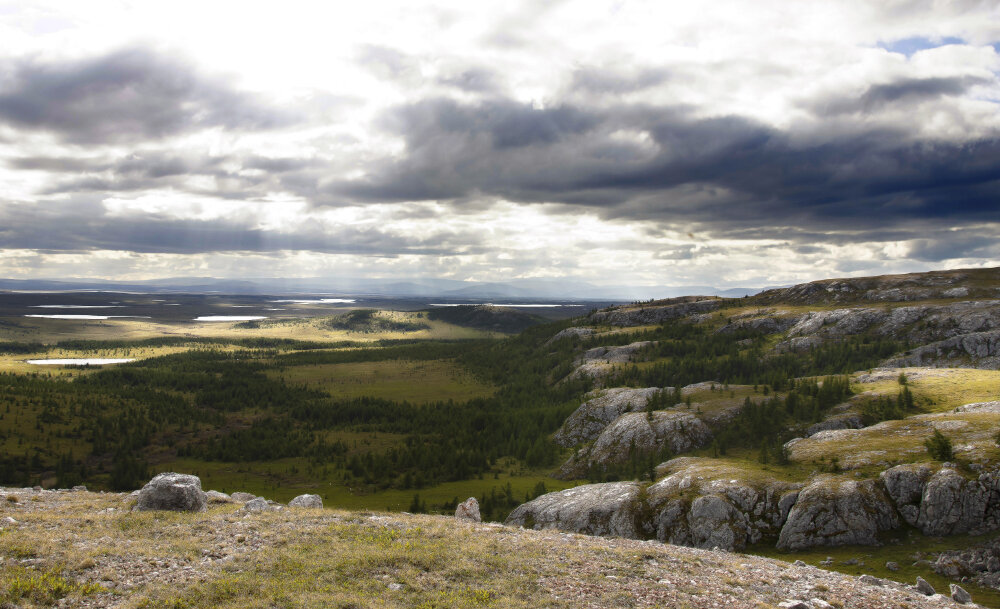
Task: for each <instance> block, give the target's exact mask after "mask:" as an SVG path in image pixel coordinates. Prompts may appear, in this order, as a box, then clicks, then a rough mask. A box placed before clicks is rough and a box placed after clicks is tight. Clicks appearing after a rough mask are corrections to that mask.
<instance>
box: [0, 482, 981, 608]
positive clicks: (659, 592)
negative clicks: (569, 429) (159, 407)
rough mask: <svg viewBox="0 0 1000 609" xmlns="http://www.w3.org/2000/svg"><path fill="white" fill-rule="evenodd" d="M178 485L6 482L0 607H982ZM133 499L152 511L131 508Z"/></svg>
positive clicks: (750, 560) (695, 558)
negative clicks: (28, 485)
mask: <svg viewBox="0 0 1000 609" xmlns="http://www.w3.org/2000/svg"><path fill="white" fill-rule="evenodd" d="M174 483H177V485H179V487H184V489H185V490H179V491H178V492H177V494H176V495H175V496H173V499H169V498H165V497H162V496H161V497H159V498H158V500H160V501H168V502H169V501H173V503H172V504H171V505H172V507H174V508H177V509H175V510H161V509H153V508H155V507H156V506H155V505H153V504H152V503H150V501H152V500H151V499H150V498H149V497H144V496H143V495H139V496H138V497H133V496H130V495H124V494H112V493H108V494H104V493H100V494H98V493H90V492H87V491H86V490H83V489H79V490H74V491H56V490H41V489H12V488H6V489H0V514H2V516H0V526H2V531H0V604H2V606H3V607H55V606H58V607H185V608H188V607H191V608H194V607H239V608H241V609H242V608H244V607H338V608H342V609H346V608H357V609H362V608H369V607H372V608H374V607H380V608H382V607H390V608H391V607H437V608H456V609H457V608H463V609H464V608H468V607H504V608H507V607H513V608H516V607H525V608H527V607H532V608H535V607H551V608H559V607H564V608H585V607H593V608H601V609H604V608H609V607H636V608H639V607H691V608H705V609H708V608H713V609H714V608H717V607H720V606H726V607H732V608H734V609H737V608H746V609H751V608H753V609H765V608H772V609H773V608H779V607H780V608H786V609H787V608H795V609H821V608H831V607H836V608H840V609H852V608H857V609H883V608H884V609H889V608H893V609H897V608H900V607H909V608H911V609H924V608H927V609H930V608H945V607H959V606H974V605H970V604H963V603H964V602H965V601H967V599H968V596H967V593H965V591H964V589H961V588H960V587H953V588H950V589H947V590H944V592H945V593H947V595H945V594H935V592H934V590H933V589H932V588H931V585H930V584H928V583H927V582H924V581H922V580H921V581H917V580H915V581H914V582H913V583H912V584H913V585H911V584H910V583H907V584H903V583H897V582H893V581H889V580H883V579H878V578H875V577H871V576H862V577H853V576H848V575H843V574H840V573H834V572H831V571H828V570H825V569H822V568H818V567H817V566H814V565H807V564H805V563H802V562H798V563H796V564H789V563H786V562H781V561H777V560H771V559H766V558H759V557H754V556H748V555H742V554H732V553H729V552H725V551H721V550H716V551H712V550H700V549H693V548H684V547H678V546H671V545H665V544H661V543H659V542H655V541H654V542H650V541H638V540H629V539H620V538H615V539H609V538H597V537H588V536H583V535H576V534H567V533H560V532H557V531H551V530H545V531H532V530H525V529H523V528H520V527H512V526H501V525H498V524H483V523H479V522H475V521H474V520H470V519H465V518H463V519H457V518H451V517H443V516H417V515H408V514H377V513H369V512H362V513H351V512H343V511H335V510H328V509H323V508H321V507H309V506H305V507H298V506H294V505H289V506H280V505H276V504H274V503H272V502H268V501H266V500H264V499H261V498H251V497H252V496H249V495H247V496H243V495H241V494H236V493H234V494H233V496H232V497H230V496H226V495H223V494H221V493H213V492H209V493H207V494H206V493H201V491H200V488H197V489H193V487H192V486H189V485H188V482H184V481H183V480H180V481H178V480H174V481H173V482H172V483H171V485H174ZM171 485H168V486H171ZM174 486H176V485H174ZM626 487H627V485H626ZM161 490H162V489H161ZM189 490H190V491H191V492H188V491H189ZM195 491H197V492H195ZM143 492H144V493H145V492H146V491H145V490H144V491H143ZM624 492H628V491H627V489H624ZM610 499H613V498H611V497H609V500H610ZM137 501H138V502H139V505H141V506H144V507H146V508H148V509H144V510H137V509H135V507H136V503H137ZM182 507H188V508H189V509H190V510H191V511H184V510H180V509H179V508H182ZM917 584H919V587H918V586H917ZM952 597H954V598H957V599H959V600H957V601H956V600H952Z"/></svg>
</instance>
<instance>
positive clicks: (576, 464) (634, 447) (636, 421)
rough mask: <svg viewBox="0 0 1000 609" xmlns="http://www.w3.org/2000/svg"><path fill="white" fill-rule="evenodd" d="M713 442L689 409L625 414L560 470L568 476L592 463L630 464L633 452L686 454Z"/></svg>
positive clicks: (578, 472)
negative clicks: (687, 410)
mask: <svg viewBox="0 0 1000 609" xmlns="http://www.w3.org/2000/svg"><path fill="white" fill-rule="evenodd" d="M711 441H712V432H711V430H710V429H709V428H708V426H707V425H705V423H704V422H703V421H702V420H701V419H699V418H698V417H696V416H695V415H693V414H691V413H688V412H675V411H656V412H652V413H645V412H632V413H628V414H624V415H622V416H620V417H618V418H617V419H615V421H614V422H613V423H611V424H610V425H608V426H607V427H606V428H605V429H604V431H602V432H601V434H600V435H599V436H598V437H597V440H595V441H594V443H593V445H591V446H590V447H588V448H583V449H580V450H579V451H577V453H576V454H575V455H573V457H571V458H570V460H569V461H567V462H566V463H565V464H564V465H563V467H562V468H561V469H560V471H559V475H560V476H562V477H564V478H576V477H580V476H583V475H585V474H586V472H587V471H588V470H589V469H590V467H591V466H593V465H597V466H599V467H605V466H608V465H617V464H621V463H626V462H628V461H629V459H630V458H632V456H633V455H649V454H655V453H658V452H660V451H662V450H663V449H664V448H667V449H669V450H670V452H672V453H683V452H687V451H689V450H693V449H695V448H699V447H701V446H704V445H706V444H708V443H709V442H711Z"/></svg>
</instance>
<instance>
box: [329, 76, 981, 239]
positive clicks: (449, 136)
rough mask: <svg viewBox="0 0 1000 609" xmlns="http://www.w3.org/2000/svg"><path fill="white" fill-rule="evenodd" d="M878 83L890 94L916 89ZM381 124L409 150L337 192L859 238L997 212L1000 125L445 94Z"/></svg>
mask: <svg viewBox="0 0 1000 609" xmlns="http://www.w3.org/2000/svg"><path fill="white" fill-rule="evenodd" d="M931 88H932V87H929V86H922V87H916V89H917V90H921V91H925V92H926V91H929V90H930V89H931ZM907 90H909V89H907ZM913 94H914V95H915V94H916V93H913ZM880 95H881V96H882V99H883V100H885V103H889V102H888V99H889V98H891V97H894V96H895V97H896V98H897V99H899V98H900V96H902V97H905V96H907V95H909V93H905V92H895V93H888V92H883V93H880ZM382 125H383V126H384V127H385V128H386V129H388V130H389V131H391V132H392V133H393V134H396V135H398V136H400V137H401V138H402V139H403V140H404V141H405V142H406V151H405V154H401V155H394V156H393V157H391V158H385V159H382V160H381V161H373V162H372V163H370V164H369V166H368V173H367V175H366V176H365V177H363V178H361V179H358V180H351V181H339V182H333V183H330V184H328V185H327V187H326V190H327V192H328V193H331V194H336V195H339V196H340V197H346V198H348V199H353V200H356V201H421V200H445V201H448V200H451V201H461V200H462V199H463V198H469V197H487V198H488V197H496V198H506V199H508V200H513V201H519V202H524V203H562V204H568V205H574V206H583V207H588V208H593V209H597V210H599V211H600V212H601V213H602V214H603V215H604V216H605V217H607V218H618V219H627V220H652V221H657V222H680V223H694V224H698V225H702V226H704V227H706V229H707V230H710V231H713V232H715V233H716V234H723V233H726V232H731V231H737V230H741V231H744V237H746V238H753V237H754V235H757V234H763V233H766V232H768V231H769V229H770V228H771V227H773V226H795V227H798V228H801V229H805V230H813V231H817V232H823V231H830V230H837V229H844V230H847V229H857V228H859V227H863V228H864V229H867V230H861V231H859V232H857V233H856V236H857V238H858V239H859V240H861V239H865V238H866V233H868V232H870V231H872V230H877V229H882V228H884V227H888V226H894V225H900V224H907V223H912V222H919V221H927V220H932V219H933V220H942V219H943V220H947V221H950V222H957V223H968V222H975V221H995V220H997V219H1000V218H998V217H997V214H998V210H997V208H996V204H995V193H996V192H997V191H998V190H997V189H998V187H1000V183H998V180H1000V174H998V173H997V171H996V167H998V166H1000V137H994V138H991V139H978V140H973V141H965V142H952V141H933V140H929V141H922V140H914V138H913V137H912V134H910V133H908V132H906V131H905V130H903V129H894V128H889V127H884V126H879V125H873V126H866V125H860V126H858V127H856V128H855V129H853V130H851V131H848V132H845V133H833V134H829V135H811V136H810V135H802V134H796V133H793V132H789V131H787V130H781V129H778V128H776V127H773V126H769V125H765V124H763V123H760V122H758V121H755V120H753V119H749V118H745V117H740V116H724V117H698V116H696V115H693V114H692V113H691V112H690V111H689V109H688V108H685V107H656V106H643V105H628V104H620V105H614V106H607V105H605V106H602V107H600V108H596V107H586V106H579V105H553V106H546V107H535V106H532V105H527V104H518V103H516V102H514V101H511V100H491V101H487V102H480V103H459V102H456V101H453V100H450V99H444V98H439V99H431V100H424V101H421V102H417V103H414V104H408V105H404V106H400V107H398V108H396V109H394V110H392V111H390V112H389V114H388V115H387V116H386V117H385V118H384V119H383V120H382ZM991 193H993V194H992V195H991ZM956 201H961V202H962V204H961V205H956V204H955V202H956Z"/></svg>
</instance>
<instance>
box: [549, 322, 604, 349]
mask: <svg viewBox="0 0 1000 609" xmlns="http://www.w3.org/2000/svg"><path fill="white" fill-rule="evenodd" d="M593 335H594V329H593V328H581V327H578V326H574V327H572V328H566V329H565V330H560V331H559V332H557V333H556V334H555V336H553V337H552V338H550V339H549V340H548V342H546V343H545V344H546V345H551V344H552V343H555V342H558V341H560V340H565V339H567V338H572V339H575V340H585V339H587V338H590V337H591V336H593Z"/></svg>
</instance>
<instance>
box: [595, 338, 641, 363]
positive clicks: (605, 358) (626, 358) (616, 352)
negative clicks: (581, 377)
mask: <svg viewBox="0 0 1000 609" xmlns="http://www.w3.org/2000/svg"><path fill="white" fill-rule="evenodd" d="M653 344H654V343H653V342H652V341H648V340H643V341H639V342H635V343H630V344H628V345H621V346H617V347H594V348H593V349H587V351H585V352H584V354H583V356H582V357H581V358H580V362H581V363H586V362H605V363H608V364H624V363H626V362H631V361H632V360H633V358H634V357H635V355H636V353H638V352H639V351H641V350H643V349H645V348H646V347H649V346H651V345H653Z"/></svg>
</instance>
